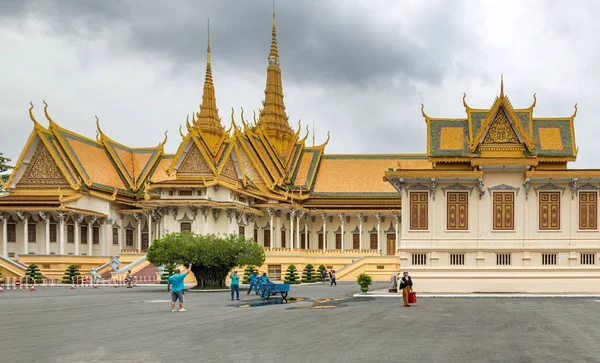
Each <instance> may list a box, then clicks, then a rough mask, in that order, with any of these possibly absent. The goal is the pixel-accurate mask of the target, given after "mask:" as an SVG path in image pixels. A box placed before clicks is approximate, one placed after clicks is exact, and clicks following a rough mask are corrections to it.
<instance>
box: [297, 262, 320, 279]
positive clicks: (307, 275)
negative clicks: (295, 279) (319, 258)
mask: <svg viewBox="0 0 600 363" xmlns="http://www.w3.org/2000/svg"><path fill="white" fill-rule="evenodd" d="M320 280H321V277H320V276H318V275H317V271H315V267H314V266H313V265H311V264H310V263H309V264H308V265H306V266H304V271H302V282H303V283H311V282H317V281H320Z"/></svg>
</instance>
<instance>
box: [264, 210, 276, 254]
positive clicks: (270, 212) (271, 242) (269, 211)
mask: <svg viewBox="0 0 600 363" xmlns="http://www.w3.org/2000/svg"><path fill="white" fill-rule="evenodd" d="M267 212H268V213H269V216H271V222H269V223H270V227H271V232H270V234H271V237H270V238H271V240H270V241H269V250H272V249H273V243H274V241H275V238H274V236H273V223H274V220H273V213H274V211H273V209H271V208H268V209H267ZM263 245H264V235H263Z"/></svg>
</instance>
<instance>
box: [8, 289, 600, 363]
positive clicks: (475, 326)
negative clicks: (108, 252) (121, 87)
mask: <svg viewBox="0 0 600 363" xmlns="http://www.w3.org/2000/svg"><path fill="white" fill-rule="evenodd" d="M339 285H340V286H338V287H337V288H335V287H333V288H330V287H328V286H323V285H306V286H293V287H292V289H293V290H292V296H295V297H300V298H304V300H302V301H297V302H291V303H289V304H287V305H283V304H281V305H280V304H277V305H267V306H252V304H255V303H259V302H260V301H261V299H260V298H258V297H256V296H250V297H248V296H246V295H245V293H243V296H242V301H241V302H240V303H237V302H235V303H232V302H231V301H230V300H229V295H228V294H227V293H222V292H219V293H197V292H188V293H186V299H187V301H186V305H187V306H186V307H187V309H188V311H187V312H181V313H171V311H170V308H169V304H168V297H169V295H168V294H167V292H166V288H164V287H153V288H152V287H138V288H135V289H123V288H119V289H114V288H100V289H95V290H94V289H80V290H70V289H69V288H62V287H56V288H40V289H38V291H36V292H29V291H7V292H4V293H2V294H0V344H1V347H2V348H1V349H0V362H61V363H69V362H78V363H79V362H167V363H177V362H240V363H243V362H257V363H258V362H277V361H286V362H315V363H316V362H508V361H510V362H548V361H553V362H600V344H598V338H599V337H600V301H597V300H598V298H536V299H531V298H530V299H527V298H525V299H524V298H521V299H517V298H501V299H492V298H479V299H476V298H471V299H469V298H422V299H420V300H419V302H418V303H417V304H415V305H413V306H412V307H410V308H404V307H402V302H401V300H400V299H395V298H371V297H369V298H353V297H352V295H353V294H355V293H356V292H358V288H357V287H356V285H355V284H353V283H340V284H339ZM384 287H385V284H377V285H376V286H375V288H384Z"/></svg>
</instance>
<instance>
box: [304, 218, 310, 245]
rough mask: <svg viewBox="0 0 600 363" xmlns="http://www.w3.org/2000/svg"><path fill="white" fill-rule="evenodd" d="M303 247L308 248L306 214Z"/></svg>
mask: <svg viewBox="0 0 600 363" xmlns="http://www.w3.org/2000/svg"><path fill="white" fill-rule="evenodd" d="M304 247H305V248H306V249H307V250H310V245H309V243H308V214H306V216H305V217H304Z"/></svg>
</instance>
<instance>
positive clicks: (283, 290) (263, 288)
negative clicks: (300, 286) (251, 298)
mask: <svg viewBox="0 0 600 363" xmlns="http://www.w3.org/2000/svg"><path fill="white" fill-rule="evenodd" d="M259 291H260V293H259V294H260V296H262V298H263V299H266V300H269V298H271V296H274V295H277V294H279V295H280V296H281V300H282V301H283V302H285V303H287V302H288V301H287V297H288V293H289V292H290V284H275V283H272V282H268V283H266V284H260V288H259Z"/></svg>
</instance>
